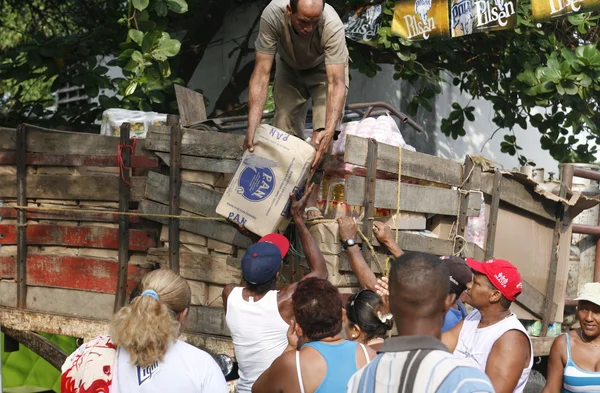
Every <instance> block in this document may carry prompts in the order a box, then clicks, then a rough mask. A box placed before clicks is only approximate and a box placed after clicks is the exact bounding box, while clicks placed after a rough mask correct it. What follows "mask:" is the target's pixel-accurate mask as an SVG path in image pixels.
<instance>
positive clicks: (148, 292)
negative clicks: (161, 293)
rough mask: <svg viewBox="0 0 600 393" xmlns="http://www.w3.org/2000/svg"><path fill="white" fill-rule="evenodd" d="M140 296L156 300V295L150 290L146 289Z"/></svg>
mask: <svg viewBox="0 0 600 393" xmlns="http://www.w3.org/2000/svg"><path fill="white" fill-rule="evenodd" d="M140 296H150V297H153V298H155V299H156V300H158V293H156V291H153V290H152V289H146V290H145V291H144V292H142V294H141V295H140Z"/></svg>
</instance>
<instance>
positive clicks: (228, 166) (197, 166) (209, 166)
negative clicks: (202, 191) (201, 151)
mask: <svg viewBox="0 0 600 393" xmlns="http://www.w3.org/2000/svg"><path fill="white" fill-rule="evenodd" d="M156 155H157V156H158V157H160V159H161V160H163V161H164V163H165V164H166V165H171V160H170V157H169V154H168V153H163V152H156ZM239 165H240V162H239V161H237V160H226V159H220V158H206V157H194V156H186V155H182V156H181V168H183V169H191V170H194V171H204V172H216V173H235V171H236V170H237V167H238V166H239Z"/></svg>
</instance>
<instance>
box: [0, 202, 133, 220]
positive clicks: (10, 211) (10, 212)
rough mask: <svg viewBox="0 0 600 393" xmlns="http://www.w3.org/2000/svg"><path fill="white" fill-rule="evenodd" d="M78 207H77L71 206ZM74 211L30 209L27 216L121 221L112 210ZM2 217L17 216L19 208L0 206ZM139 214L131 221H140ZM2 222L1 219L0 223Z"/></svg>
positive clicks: (131, 217)
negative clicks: (94, 211) (96, 211)
mask: <svg viewBox="0 0 600 393" xmlns="http://www.w3.org/2000/svg"><path fill="white" fill-rule="evenodd" d="M70 208H73V209H77V207H70ZM101 211H102V210H99V211H98V213H74V212H70V211H69V212H59V211H42V210H28V211H27V218H28V219H35V220H53V221H92V222H114V223H116V222H119V216H118V215H117V214H112V213H110V212H107V213H101ZM0 217H2V218H16V217H17V209H15V208H12V207H9V206H0ZM140 219H141V218H140V217H139V216H129V221H130V222H131V223H139V222H140ZM1 223H2V222H1V221H0V224H1Z"/></svg>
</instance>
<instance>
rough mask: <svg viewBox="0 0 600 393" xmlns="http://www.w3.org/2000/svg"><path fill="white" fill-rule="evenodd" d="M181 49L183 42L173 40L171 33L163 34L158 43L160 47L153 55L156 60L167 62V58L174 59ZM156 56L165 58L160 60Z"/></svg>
mask: <svg viewBox="0 0 600 393" xmlns="http://www.w3.org/2000/svg"><path fill="white" fill-rule="evenodd" d="M180 49H181V42H179V41H178V40H176V39H173V38H171V36H170V35H169V33H165V32H163V33H162V37H161V38H160V40H159V41H158V47H157V48H156V49H155V50H154V51H153V52H152V55H153V56H154V58H155V59H156V60H165V59H166V58H167V57H173V56H175V55H177V53H179V50H180ZM156 55H158V56H160V57H163V56H164V57H165V58H160V59H159V58H158V57H156Z"/></svg>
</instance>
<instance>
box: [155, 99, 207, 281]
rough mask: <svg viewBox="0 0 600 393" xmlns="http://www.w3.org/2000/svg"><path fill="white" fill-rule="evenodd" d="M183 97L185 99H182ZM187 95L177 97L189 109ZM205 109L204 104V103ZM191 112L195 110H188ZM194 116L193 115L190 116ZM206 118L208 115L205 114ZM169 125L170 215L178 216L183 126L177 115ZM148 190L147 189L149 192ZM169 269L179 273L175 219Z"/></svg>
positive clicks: (169, 118)
mask: <svg viewBox="0 0 600 393" xmlns="http://www.w3.org/2000/svg"><path fill="white" fill-rule="evenodd" d="M180 95H183V97H180ZM186 95H187V94H186V93H185V92H183V91H180V93H178V95H177V103H178V105H179V106H182V104H183V107H184V108H187V106H186V104H189V103H188V102H183V103H182V102H180V99H181V100H184V101H186V97H185V96H186ZM202 107H203V108H204V102H203V103H202ZM188 109H189V111H190V112H192V111H193V110H194V109H192V108H188ZM189 115H190V116H192V113H190V114H189ZM204 115H205V116H206V114H204ZM167 125H168V126H171V135H170V137H171V149H170V156H169V158H170V162H171V165H170V166H169V215H171V216H178V215H179V213H180V209H179V195H180V190H181V126H180V125H179V117H178V116H175V115H168V116H167ZM147 189H148V188H146V190H147ZM168 225H169V267H170V268H171V269H172V270H173V271H174V272H175V273H179V219H178V218H175V217H170V218H169V224H168Z"/></svg>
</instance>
